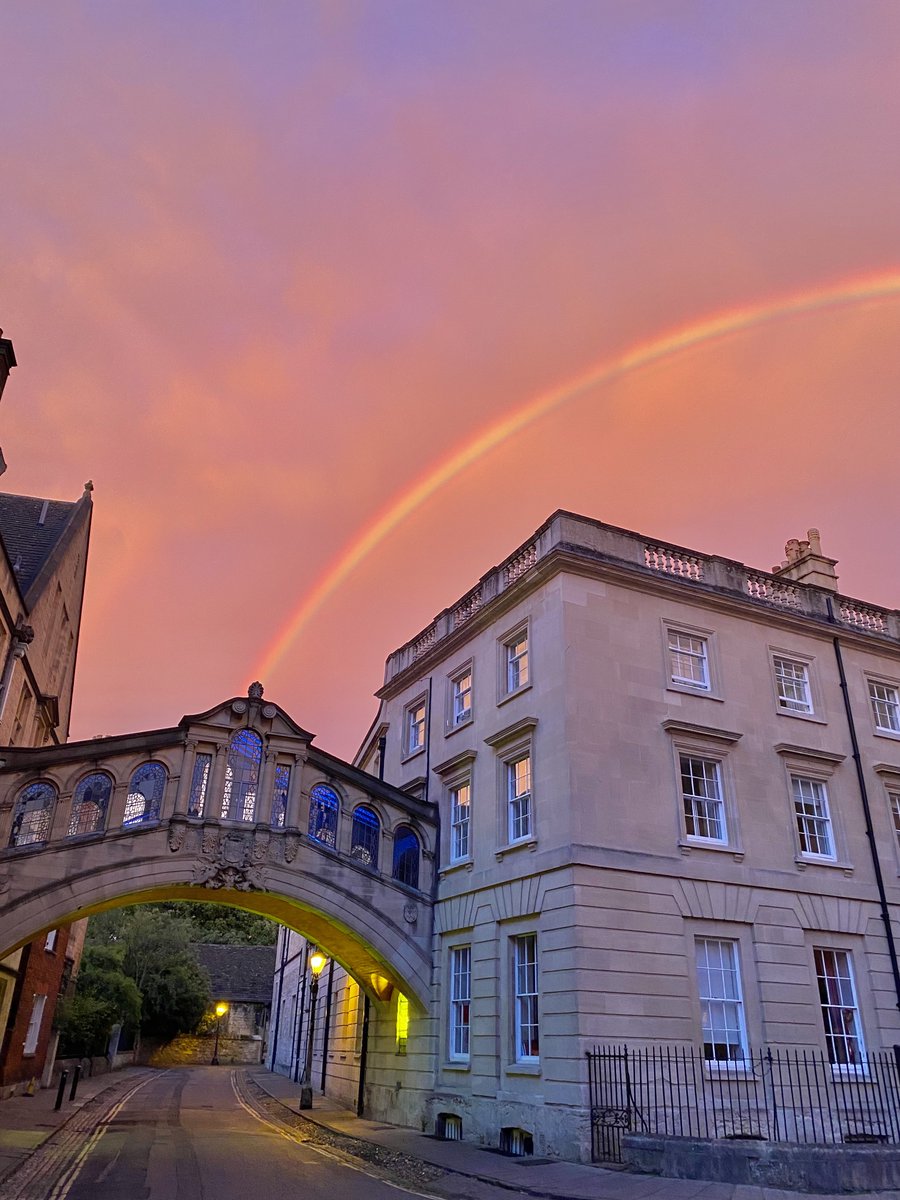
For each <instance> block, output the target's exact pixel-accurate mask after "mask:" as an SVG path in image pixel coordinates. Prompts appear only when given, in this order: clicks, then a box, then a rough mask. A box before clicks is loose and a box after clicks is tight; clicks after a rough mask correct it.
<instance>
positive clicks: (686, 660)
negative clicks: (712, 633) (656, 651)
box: [669, 629, 709, 690]
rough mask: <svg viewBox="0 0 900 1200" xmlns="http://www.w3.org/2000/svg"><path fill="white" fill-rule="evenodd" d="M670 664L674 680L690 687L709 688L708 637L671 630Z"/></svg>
mask: <svg viewBox="0 0 900 1200" xmlns="http://www.w3.org/2000/svg"><path fill="white" fill-rule="evenodd" d="M669 664H670V670H671V673H672V682H673V683H681V684H686V685H687V686H688V687H695V688H702V689H704V690H706V689H708V688H709V658H708V654H707V642H706V638H701V637H695V636H693V635H692V634H689V633H678V632H677V631H676V630H674V629H670V630H669Z"/></svg>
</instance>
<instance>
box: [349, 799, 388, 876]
mask: <svg viewBox="0 0 900 1200" xmlns="http://www.w3.org/2000/svg"><path fill="white" fill-rule="evenodd" d="M380 840H381V822H380V821H379V820H378V813H376V812H373V811H372V809H371V808H368V807H367V806H366V805H365V804H360V805H359V806H358V807H357V808H355V809H354V810H353V828H352V830H351V833H350V857H351V858H355V859H356V861H357V862H359V863H362V865H363V866H364V867H371V869H372V870H373V871H377V870H378V843H379V841H380Z"/></svg>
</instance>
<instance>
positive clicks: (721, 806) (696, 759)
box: [678, 746, 730, 846]
mask: <svg viewBox="0 0 900 1200" xmlns="http://www.w3.org/2000/svg"><path fill="white" fill-rule="evenodd" d="M686 764H691V766H692V768H693V767H694V766H700V767H702V768H703V770H702V771H701V773H700V774H699V775H696V776H695V775H694V772H693V770H692V771H691V777H696V778H697V779H698V780H701V781H702V782H703V783H706V784H710V783H711V784H712V785H713V787H712V788H711V790H710V794H703V793H702V792H691V791H686V790H685V766H686ZM706 768H712V770H707V769H706ZM678 780H679V790H680V792H681V820H682V827H683V829H684V836H685V839H686V840H687V841H688V842H689V843H691V844H692V845H701V846H702V845H713V846H728V845H729V844H730V842H729V828H728V808H727V805H726V802H725V784H724V777H723V771H722V760H721V758H719V757H717V756H713V755H710V754H709V753H708V752H704V751H701V750H700V749H693V748H691V749H687V748H685V747H683V746H680V747H679V748H678ZM705 805H711V806H715V808H716V809H717V812H716V814H715V816H714V817H710V816H705V815H703V812H702V808H703V806H705ZM689 806H690V809H691V812H690V814H689V813H688V807H689ZM713 819H714V820H715V821H716V824H717V826H718V829H719V836H717V837H711V836H710V835H709V834H704V833H698V832H697V824H698V822H700V823H702V822H710V821H712V820H713ZM692 826H693V829H692Z"/></svg>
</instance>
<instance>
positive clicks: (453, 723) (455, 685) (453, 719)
mask: <svg viewBox="0 0 900 1200" xmlns="http://www.w3.org/2000/svg"><path fill="white" fill-rule="evenodd" d="M466 679H468V681H469V685H468V687H467V688H462V687H461V686H460V685H461V684H462V682H463V681H464V680H466ZM449 685H450V686H449V694H448V697H447V732H448V733H453V731H454V730H455V729H461V728H462V727H463V726H464V725H469V724H471V722H472V719H473V716H474V702H473V698H474V692H473V688H474V685H475V673H474V671H473V669H472V664H471V662H469V663H466V665H465V666H464V667H460V669H459V670H458V671H456V672H454V674H453V675H451V676H450V680H449ZM466 699H468V706H467V707H466V706H465V705H464V703H463V702H464V701H465V700H466Z"/></svg>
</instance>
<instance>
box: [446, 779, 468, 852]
mask: <svg viewBox="0 0 900 1200" xmlns="http://www.w3.org/2000/svg"><path fill="white" fill-rule="evenodd" d="M447 792H448V795H449V798H450V853H449V859H450V863H451V864H455V863H462V862H469V861H470V860H471V858H472V780H471V778H470V777H468V776H467V777H466V778H465V779H460V780H457V781H456V782H454V783H453V784H452V785H451V786H450V787H449V788H448V789H447ZM463 793H465V798H464V800H463ZM463 810H464V815H462V816H461V815H459V814H460V813H462V812H463Z"/></svg>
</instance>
